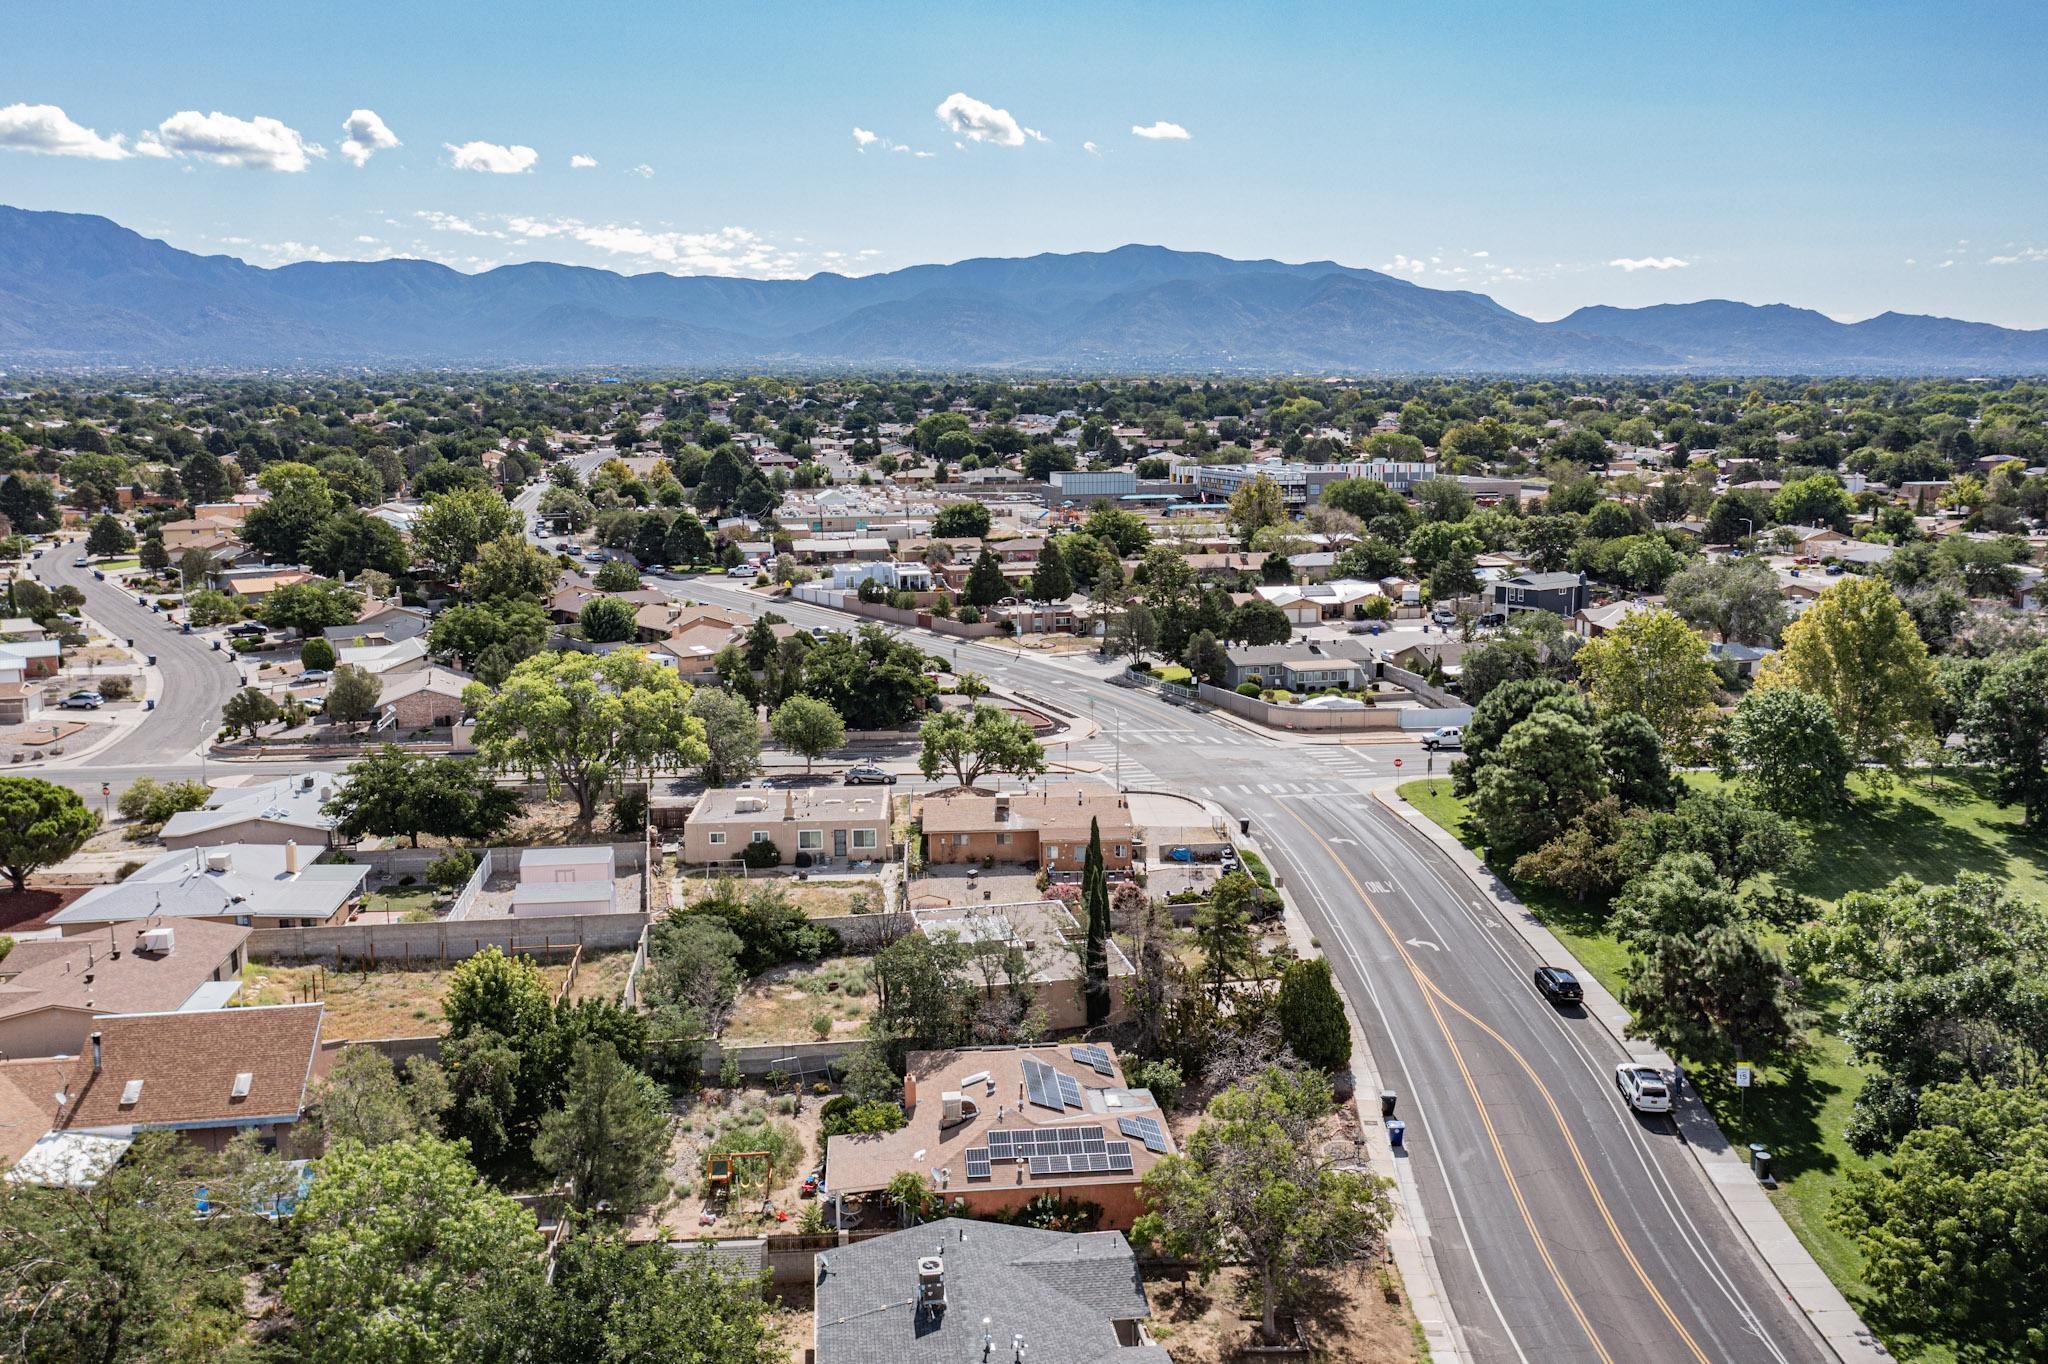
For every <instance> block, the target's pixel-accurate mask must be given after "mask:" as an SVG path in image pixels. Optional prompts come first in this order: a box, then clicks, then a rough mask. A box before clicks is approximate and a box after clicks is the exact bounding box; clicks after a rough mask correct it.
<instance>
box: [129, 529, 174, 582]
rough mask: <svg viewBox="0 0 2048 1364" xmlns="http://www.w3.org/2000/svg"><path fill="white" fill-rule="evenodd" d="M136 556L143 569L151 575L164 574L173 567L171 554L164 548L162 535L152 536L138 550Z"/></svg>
mask: <svg viewBox="0 0 2048 1364" xmlns="http://www.w3.org/2000/svg"><path fill="white" fill-rule="evenodd" d="M136 556H137V558H138V560H139V561H140V562H141V564H142V566H143V568H145V569H147V570H148V571H149V572H151V573H162V572H163V571H164V570H165V569H167V568H169V567H170V566H171V552H170V551H169V550H167V549H165V548H164V538H163V536H162V535H151V536H149V537H148V538H147V539H145V540H144V541H143V542H142V545H141V547H140V548H139V549H137V550H136Z"/></svg>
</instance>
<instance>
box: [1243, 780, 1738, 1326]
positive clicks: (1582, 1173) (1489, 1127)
mask: <svg viewBox="0 0 2048 1364" xmlns="http://www.w3.org/2000/svg"><path fill="white" fill-rule="evenodd" d="M1281 808H1283V809H1286V811H1287V815H1288V817H1289V818H1290V819H1292V820H1293V821H1294V822H1295V823H1297V824H1299V825H1301V828H1302V832H1304V833H1306V834H1307V835H1308V836H1309V837H1310V838H1312V839H1314V840H1315V841H1316V843H1317V845H1318V846H1319V847H1321V848H1322V850H1323V851H1324V852H1325V853H1326V854H1328V855H1329V858H1330V861H1331V862H1333V863H1335V864H1336V867H1337V870H1338V871H1339V872H1340V873H1342V874H1343V877H1344V879H1345V880H1346V881H1349V882H1350V883H1351V888H1352V890H1354V891H1355V892H1357V894H1358V898H1359V899H1360V900H1361V901H1362V902H1363V903H1364V905H1365V907H1366V909H1367V910H1368V911H1369V912H1370V913H1371V914H1372V917H1373V919H1374V920H1375V921H1376V922H1377V923H1378V924H1379V926H1380V931H1381V932H1383V933H1385V934H1386V935H1387V941H1388V942H1389V943H1391V944H1392V945H1393V948H1394V951H1395V952H1396V953H1398V954H1399V955H1400V958H1401V961H1402V964H1403V965H1405V966H1406V967H1407V968H1408V974H1409V975H1410V976H1411V977H1413V978H1414V980H1415V984H1416V988H1418V989H1419V990H1421V991H1422V999H1423V1003H1425V1004H1427V1005H1428V1006H1429V1012H1430V1016H1431V1017H1432V1018H1434V1019H1435V1020H1436V1026H1437V1030H1438V1031H1439V1032H1441V1033H1442V1034H1443V1038H1444V1044H1445V1045H1446V1046H1448V1047H1449V1048H1450V1050H1451V1058H1452V1059H1453V1060H1454V1061H1456V1062H1457V1066H1458V1074H1459V1075H1460V1076H1462V1077H1463V1078H1464V1081H1465V1091H1466V1093H1468V1094H1469V1095H1471V1098H1472V1105H1473V1107H1474V1108H1475V1109H1477V1110H1478V1113H1479V1121H1480V1123H1481V1125H1483V1126H1484V1127H1485V1128H1486V1138H1487V1141H1488V1142H1489V1143H1490V1144H1491V1145H1492V1147H1493V1157H1494V1160H1495V1162H1496V1163H1498V1164H1499V1166H1500V1171H1501V1174H1502V1175H1503V1176H1505V1177H1506V1179H1507V1184H1508V1192H1509V1193H1510V1194H1511V1195H1513V1197H1514V1200H1515V1207H1516V1208H1517V1209H1519V1210H1520V1212H1521V1214H1522V1225H1523V1226H1525V1227H1526V1228H1528V1231H1529V1239H1530V1241H1531V1242H1533V1243H1534V1244H1535V1247H1536V1253H1537V1254H1538V1255H1539V1256H1541V1257H1542V1259H1543V1264H1544V1267H1545V1268H1547V1269H1548V1270H1549V1271H1550V1277H1551V1279H1552V1281H1553V1282H1555V1283H1556V1284H1557V1291H1558V1292H1559V1293H1561V1294H1563V1296H1564V1300H1565V1305H1566V1306H1568V1307H1569V1308H1571V1312H1572V1315H1573V1316H1574V1317H1575V1318H1577V1319H1578V1323H1579V1326H1580V1327H1581V1329H1583V1330H1584V1331H1585V1333H1586V1339H1587V1340H1588V1341H1589V1342H1591V1343H1592V1346H1593V1350H1594V1353H1596V1354H1598V1355H1599V1356H1600V1358H1601V1359H1602V1360H1605V1361H1607V1364H1613V1356H1612V1355H1610V1354H1608V1352H1607V1347H1606V1345H1605V1344H1603V1343H1602V1342H1601V1340H1600V1336H1599V1333H1598V1332H1596V1331H1595V1330H1594V1329H1593V1324H1592V1322H1591V1321H1590V1320H1588V1319H1587V1317H1586V1314H1585V1311H1584V1310H1583V1309H1582V1308H1581V1307H1580V1306H1579V1300H1578V1298H1577V1296H1576V1295H1574V1294H1573V1292H1572V1290H1571V1288H1570V1287H1569V1286H1568V1285H1567V1284H1566V1283H1565V1281H1564V1275H1563V1273H1562V1272H1561V1271H1560V1270H1559V1269H1558V1267H1557V1262H1556V1261H1555V1260H1553V1259H1552V1258H1551V1255H1550V1250H1549V1247H1548V1246H1547V1245H1546V1244H1545V1243H1544V1240H1543V1235H1542V1233H1541V1232H1540V1231H1538V1230H1537V1228H1536V1219H1535V1216H1534V1214H1533V1213H1531V1212H1530V1210H1529V1204H1528V1202H1527V1200H1526V1199H1524V1198H1523V1196H1522V1189H1521V1185H1520V1184H1519V1183H1518V1182H1517V1181H1516V1179H1515V1172H1514V1169H1513V1167H1512V1166H1511V1165H1510V1164H1509V1163H1508V1156H1507V1150H1506V1148H1505V1147H1503V1146H1502V1144H1501V1140H1500V1135H1499V1133H1498V1132H1497V1131H1496V1130H1495V1129H1494V1125H1493V1116H1492V1114H1491V1113H1489V1112H1488V1111H1487V1107H1486V1100H1485V1099H1483V1098H1481V1097H1480V1093H1479V1086H1478V1083H1477V1082H1476V1081H1474V1080H1473V1078H1472V1072H1471V1070H1470V1069H1468V1068H1467V1066H1466V1064H1465V1054H1464V1051H1463V1049H1462V1048H1460V1047H1459V1045H1458V1039H1457V1038H1456V1036H1454V1035H1453V1034H1452V1032H1451V1027H1450V1022H1449V1020H1447V1019H1446V1018H1445V1017H1444V1015H1443V1011H1442V1010H1441V1009H1439V1008H1438V1007H1437V1002H1438V1001H1439V1000H1441V1001H1442V1002H1443V1003H1444V1004H1447V1005H1449V1006H1450V1007H1451V1008H1452V1009H1453V1010H1455V1011H1456V1012H1457V1013H1458V1014H1460V1015H1461V1016H1463V1017H1464V1018H1465V1019H1467V1020H1468V1021H1469V1022H1471V1023H1472V1024H1473V1025H1474V1026H1475V1027H1477V1028H1478V1029H1479V1030H1480V1031H1481V1032H1484V1033H1485V1034H1486V1035H1487V1036H1488V1037H1490V1038H1492V1039H1493V1040H1494V1041H1495V1042H1497V1043H1499V1044H1500V1046H1501V1048H1502V1049H1503V1050H1505V1051H1506V1052H1507V1053H1508V1055H1510V1056H1512V1057H1513V1058H1514V1059H1515V1063H1516V1064H1517V1065H1518V1066H1520V1067H1521V1069H1522V1073H1523V1074H1525V1075H1527V1076H1528V1077H1529V1081H1530V1083H1532V1084H1534V1085H1535V1086H1536V1089H1537V1091H1538V1092H1539V1093H1540V1094H1542V1095H1543V1102H1544V1104H1545V1105H1546V1106H1547V1107H1548V1108H1549V1109H1550V1116H1551V1119H1552V1120H1553V1121H1554V1122H1555V1123H1556V1124H1557V1130H1558V1132H1559V1134H1560V1135H1561V1136H1563V1137H1564V1140H1565V1145H1566V1147H1567V1148H1568V1149H1569V1150H1570V1151H1571V1154H1572V1161H1573V1163H1574V1164H1575V1165H1577V1166H1578V1170H1579V1177H1580V1178H1581V1179H1583V1180H1584V1181H1585V1184H1586V1191H1587V1192H1588V1193H1590V1194H1591V1195H1592V1196H1593V1203H1594V1205H1595V1206H1596V1207H1598V1208H1599V1210H1600V1217H1601V1220H1602V1221H1603V1222H1605V1223H1606V1225H1607V1231H1608V1234H1609V1235H1610V1236H1612V1237H1613V1238H1614V1244H1615V1245H1616V1246H1617V1247H1618V1248H1619V1249H1620V1251H1621V1253H1622V1256H1623V1258H1624V1259H1626V1260H1627V1261H1628V1263H1629V1267H1630V1268H1631V1269H1633V1270H1634V1271H1635V1275H1636V1278H1637V1280H1638V1281H1640V1282H1641V1284H1642V1285H1643V1287H1644V1289H1646V1290H1647V1291H1648V1292H1649V1294H1650V1298H1651V1300H1652V1301H1654V1302H1655V1303H1656V1304H1657V1307H1658V1310H1659V1311H1661V1312H1662V1313H1663V1314H1664V1319H1665V1320H1666V1321H1668V1322H1670V1323H1671V1329H1672V1330H1674V1331H1676V1332H1677V1333H1678V1335H1679V1338H1680V1339H1681V1340H1683V1341H1684V1342H1685V1345H1686V1349H1687V1350H1688V1351H1689V1352H1690V1353H1691V1355H1692V1357H1693V1358H1694V1359H1695V1360H1697V1361H1698V1362H1699V1364H1711V1361H1710V1360H1709V1359H1708V1357H1707V1354H1706V1352H1705V1351H1704V1350H1702V1349H1700V1346H1699V1342H1698V1341H1696V1340H1694V1339H1693V1337H1692V1333H1691V1332H1690V1331H1688V1330H1686V1329H1685V1324H1684V1323H1683V1322H1681V1321H1680V1320H1679V1319H1678V1314H1677V1313H1675V1312H1673V1311H1672V1310H1671V1305H1670V1304H1669V1303H1668V1302H1666V1301H1665V1300H1664V1295H1663V1294H1662V1293H1661V1292H1659V1291H1658V1290H1657V1285H1656V1284H1655V1283H1653V1282H1651V1280H1650V1276H1649V1274H1648V1273H1647V1272H1646V1271H1645V1270H1644V1269H1643V1266H1642V1262H1641V1261H1639V1260H1638V1259H1636V1256H1635V1252H1634V1251H1633V1250H1631V1249H1630V1248H1629V1245H1628V1242H1627V1240H1626V1239H1625V1238H1624V1237H1623V1235H1622V1232H1621V1227H1620V1225H1619V1224H1618V1223H1616V1222H1615V1220H1614V1214H1613V1213H1612V1212H1610V1211H1609V1210H1608V1207H1607V1200H1606V1199H1604V1198H1602V1197H1601V1196H1600V1188H1599V1185H1598V1184H1597V1183H1596V1182H1595V1180H1594V1178H1593V1172H1592V1170H1591V1169H1589V1168H1588V1167H1587V1165H1586V1161H1585V1157H1584V1156H1583V1155H1581V1154H1580V1151H1579V1144H1578V1142H1576V1141H1575V1140H1573V1139H1572V1134H1571V1128H1570V1125H1569V1124H1567V1123H1566V1122H1565V1120H1564V1114H1563V1112H1562V1111H1561V1110H1560V1109H1559V1108H1558V1106H1557V1101H1556V1100H1555V1099H1554V1098H1552V1097H1551V1093H1550V1090H1549V1087H1548V1086H1546V1085H1545V1084H1544V1083H1543V1081H1542V1080H1541V1079H1540V1078H1538V1076H1537V1074H1536V1071H1535V1068H1534V1067H1532V1066H1531V1065H1530V1064H1529V1062H1528V1060H1527V1059H1526V1058H1525V1057H1524V1056H1523V1055H1522V1053H1521V1052H1520V1051H1518V1050H1516V1049H1515V1047H1514V1045H1513V1044H1512V1043H1510V1042H1509V1041H1508V1040H1507V1039H1506V1038H1504V1037H1502V1036H1501V1035H1500V1034H1499V1033H1498V1032H1495V1031H1494V1030H1493V1029H1492V1028H1490V1027H1488V1026H1487V1025H1486V1024H1485V1023H1484V1022H1482V1021H1481V1020H1480V1019H1479V1018H1477V1017H1476V1016H1474V1015H1473V1014H1472V1012H1471V1011H1470V1010H1468V1009H1466V1008H1465V1007H1464V1006H1463V1005H1461V1004H1459V1003H1458V1002H1457V1001H1456V1000H1455V999H1452V998H1451V997H1450V996H1449V995H1448V994H1446V993H1444V991H1443V989H1442V988H1441V987H1440V986H1438V985H1437V983H1436V982H1435V981H1433V980H1431V979H1430V978H1429V977H1428V976H1427V975H1425V974H1424V973H1423V970H1422V967H1421V965H1420V964H1419V963H1417V961H1416V960H1415V957H1414V955H1413V954H1412V953H1410V952H1409V951H1408V948H1407V946H1406V945H1405V944H1403V943H1402V941H1401V937H1400V935H1399V934H1398V933H1396V932H1394V927H1393V925H1392V924H1390V923H1388V922H1387V917H1386V915H1384V914H1382V913H1381V912H1380V907H1379V905H1378V904H1377V903H1375V902H1374V900H1373V898H1372V896H1371V895H1370V894H1368V893H1367V892H1366V889H1365V887H1364V886H1363V885H1361V884H1360V883H1359V880H1358V878H1357V877H1356V876H1354V875H1352V874H1351V869H1350V868H1349V867H1347V866H1345V865H1344V861H1343V859H1342V858H1340V857H1339V856H1338V855H1337V850H1336V849H1335V848H1333V847H1331V846H1330V844H1329V842H1328V840H1326V839H1324V837H1323V836H1322V835H1321V834H1319V833H1317V832H1316V831H1315V829H1314V828H1312V827H1311V826H1310V825H1309V823H1308V821H1307V820H1305V819H1303V818H1302V817H1301V816H1300V815H1298V814H1296V813H1295V812H1294V811H1293V810H1292V809H1289V808H1287V807H1285V806H1283V807H1281Z"/></svg>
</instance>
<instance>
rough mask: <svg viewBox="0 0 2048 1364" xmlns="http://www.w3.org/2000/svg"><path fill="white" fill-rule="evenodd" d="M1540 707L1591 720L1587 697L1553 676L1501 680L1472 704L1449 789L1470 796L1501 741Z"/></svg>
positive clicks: (1452, 770)
mask: <svg viewBox="0 0 2048 1364" xmlns="http://www.w3.org/2000/svg"><path fill="white" fill-rule="evenodd" d="M1539 709H1550V710H1561V711H1563V712H1564V713H1566V714H1568V715H1570V716H1571V717H1572V718H1573V719H1575V720H1578V721H1579V722H1580V723H1582V724H1585V725H1589V726H1590V725H1591V724H1592V723H1593V708H1592V706H1590V705H1588V704H1587V702H1586V699H1585V698H1584V697H1582V696H1580V695H1579V694H1578V693H1576V692H1574V691H1573V690H1572V689H1571V688H1570V687H1567V686H1566V685H1565V684H1564V683H1562V682H1559V681H1557V680H1555V679H1554V678H1548V677H1541V678H1531V679H1529V680H1527V681H1521V680H1517V681H1510V682H1503V683H1501V684H1500V685H1498V686H1496V687H1494V688H1493V689H1492V690H1491V691H1489V692H1488V693H1487V694H1486V699H1485V700H1483V701H1480V702H1478V703H1476V704H1475V705H1474V706H1473V707H1472V719H1471V722H1470V723H1468V724H1467V725H1466V726H1465V734H1464V754H1465V756H1464V757H1462V758H1460V759H1458V760H1457V761H1455V762H1453V763H1452V764H1451V790H1452V791H1453V792H1454V793H1455V794H1457V795H1459V796H1462V797H1464V798H1466V799H1470V798H1471V796H1472V793H1473V791H1474V790H1476V789H1477V787H1478V782H1479V774H1480V773H1481V772H1482V771H1484V770H1485V768H1486V766H1487V764H1488V763H1490V762H1492V761H1493V759H1494V757H1495V755H1496V753H1497V752H1498V750H1499V748H1500V743H1501V740H1503V739H1505V738H1506V737H1507V735H1508V731H1509V730H1511V729H1513V728H1514V727H1515V726H1516V725H1518V724H1520V723H1521V722H1522V721H1524V720H1526V719H1528V718H1529V717H1530V716H1531V715H1533V714H1535V713H1536V712H1537V711H1538V710H1539Z"/></svg>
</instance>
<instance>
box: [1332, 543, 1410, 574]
mask: <svg viewBox="0 0 2048 1364" xmlns="http://www.w3.org/2000/svg"><path fill="white" fill-rule="evenodd" d="M1401 557H1402V556H1401V548H1400V546H1398V545H1396V544H1394V543H1392V542H1391V541H1388V540H1384V539H1381V538H1380V537H1379V536H1377V535H1368V536H1366V537H1365V538H1364V539H1363V540H1360V541H1359V542H1358V543H1357V544H1355V545H1351V546H1348V547H1346V548H1345V549H1344V550H1342V551H1341V552H1340V553H1339V554H1338V555H1337V558H1336V560H1335V562H1333V563H1332V564H1331V565H1330V576H1331V577H1333V578H1356V579H1359V580H1360V581H1363V582H1378V581H1379V580H1380V579H1382V578H1391V577H1393V576H1394V575H1395V574H1396V573H1399V572H1400V571H1401Z"/></svg>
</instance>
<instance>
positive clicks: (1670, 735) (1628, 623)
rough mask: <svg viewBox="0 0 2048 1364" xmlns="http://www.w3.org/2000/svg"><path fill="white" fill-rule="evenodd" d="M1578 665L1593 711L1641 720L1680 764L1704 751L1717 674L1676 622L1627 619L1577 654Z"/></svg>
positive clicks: (1690, 633)
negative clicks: (1644, 721)
mask: <svg viewBox="0 0 2048 1364" xmlns="http://www.w3.org/2000/svg"><path fill="white" fill-rule="evenodd" d="M1576 661H1577V663H1578V665H1579V677H1580V680H1581V681H1582V682H1583V683H1584V685H1585V688H1586V694H1587V695H1588V696H1590V697H1591V698H1592V700H1593V704H1594V705H1596V706H1598V707H1599V708H1600V709H1602V710H1604V711H1626V712H1628V713H1630V714H1633V715H1640V716H1641V717H1642V718H1643V719H1644V720H1647V721H1648V722H1649V724H1650V728H1652V729H1654V730H1655V731H1657V738H1658V741H1659V742H1661V743H1662V744H1663V745H1664V751H1665V752H1666V753H1669V754H1671V755H1672V757H1673V758H1674V759H1676V760H1677V761H1679V762H1691V761H1695V760H1697V758H1698V757H1699V756H1700V755H1701V754H1702V753H1703V752H1704V751H1705V747H1706V738H1707V732H1708V729H1709V726H1710V725H1711V724H1712V723H1713V720H1714V709H1713V706H1714V694H1715V687H1716V678H1715V674H1714V667H1713V664H1712V663H1710V662H1708V660H1707V643H1706V641H1705V640H1703V639H1701V638H1700V637H1699V635H1698V634H1697V633H1696V632H1695V631H1694V630H1693V628H1692V627H1691V626H1689V625H1687V624H1686V623H1685V622H1684V621H1682V620H1680V619H1679V618H1678V617H1677V616H1676V615H1674V614H1672V613H1671V612H1669V611H1665V610H1652V611H1637V612H1634V613H1631V614H1630V615H1628V616H1627V617H1625V618H1623V619H1622V620H1621V621H1619V622H1618V623H1616V624H1615V625H1614V627H1613V628H1612V629H1610V630H1608V631H1607V633H1606V634H1604V635H1602V636H1600V637H1599V638H1598V639H1595V640H1593V641H1592V642H1591V643H1589V644H1587V645H1586V647H1585V648H1583V649H1581V650H1579V652H1578V654H1577V655H1576Z"/></svg>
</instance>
